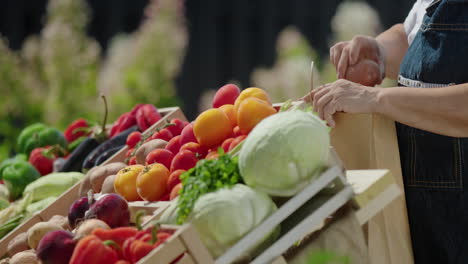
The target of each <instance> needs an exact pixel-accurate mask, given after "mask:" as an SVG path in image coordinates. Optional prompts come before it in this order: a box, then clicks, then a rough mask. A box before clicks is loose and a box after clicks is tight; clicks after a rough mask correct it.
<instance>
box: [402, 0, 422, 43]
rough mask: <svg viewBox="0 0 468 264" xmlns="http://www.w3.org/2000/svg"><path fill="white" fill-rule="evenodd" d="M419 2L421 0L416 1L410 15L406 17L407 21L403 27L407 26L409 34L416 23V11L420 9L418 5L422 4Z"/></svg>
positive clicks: (407, 33) (406, 29)
mask: <svg viewBox="0 0 468 264" xmlns="http://www.w3.org/2000/svg"><path fill="white" fill-rule="evenodd" d="M418 2H419V1H416V2H414V4H413V8H411V10H410V12H409V14H408V16H407V17H406V19H405V22H404V23H403V27H404V28H405V32H406V35H407V36H408V35H409V34H410V32H411V31H412V30H413V28H414V26H415V24H416V12H417V10H418V6H419V5H420V3H418Z"/></svg>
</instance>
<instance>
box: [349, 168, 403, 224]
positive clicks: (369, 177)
mask: <svg viewBox="0 0 468 264" xmlns="http://www.w3.org/2000/svg"><path fill="white" fill-rule="evenodd" d="M346 178H347V180H348V182H349V183H350V184H351V186H352V187H353V190H354V193H355V194H356V195H355V197H354V198H353V201H354V203H355V206H356V210H357V212H356V215H357V217H358V219H359V222H360V223H361V224H362V225H363V224H365V223H367V222H368V221H369V220H370V219H371V218H372V217H373V216H375V215H376V214H378V213H379V212H381V211H382V210H383V209H384V208H385V207H386V206H387V205H389V204H390V203H391V202H392V201H393V200H395V199H396V198H398V197H399V196H400V195H401V194H402V192H401V190H400V188H399V187H398V185H397V184H396V182H395V179H394V178H393V177H392V174H391V173H390V171H389V170H348V171H346Z"/></svg>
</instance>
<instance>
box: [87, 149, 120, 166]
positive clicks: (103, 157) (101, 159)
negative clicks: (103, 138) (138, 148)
mask: <svg viewBox="0 0 468 264" xmlns="http://www.w3.org/2000/svg"><path fill="white" fill-rule="evenodd" d="M124 146H125V144H123V145H121V146H117V147H113V148H111V149H109V150H108V151H105V152H103V153H102V154H101V155H99V157H98V158H97V159H96V162H95V163H94V166H99V165H101V164H102V163H103V162H104V161H106V160H107V159H109V158H110V157H112V155H114V154H115V153H117V152H118V151H119V150H121V149H122V148H123V147H124Z"/></svg>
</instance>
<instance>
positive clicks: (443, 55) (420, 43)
mask: <svg viewBox="0 0 468 264" xmlns="http://www.w3.org/2000/svg"><path fill="white" fill-rule="evenodd" d="M426 11H427V13H426V15H425V17H424V20H423V24H422V26H421V28H420V30H419V32H418V34H417V35H416V37H415V39H414V41H413V43H412V44H411V46H410V47H409V49H408V51H407V53H406V56H405V58H404V59H403V62H402V64H401V68H400V79H405V78H407V79H409V80H414V81H415V82H413V83H412V84H414V85H416V86H420V87H428V88H427V89H431V87H442V86H446V85H438V84H453V83H455V84H461V83H467V82H468V0H465V1H462V0H438V1H434V2H433V3H432V4H431V5H430V6H429V7H428V8H427V10H426ZM410 83H411V82H410ZM400 84H403V85H404V84H406V85H407V86H410V85H408V82H401V81H400ZM411 86H412V85H411ZM442 89H443V88H442ZM466 103H467V104H468V102H466ZM427 118H428V119H430V118H431V116H430V115H428V116H427ZM397 133H398V144H399V147H400V155H401V166H402V170H403V178H404V183H405V192H406V203H407V208H408V217H409V224H410V229H411V237H412V244H413V252H414V258H415V263H417V264H422V263H424V264H427V263H437V264H445V263H450V264H453V263H460V264H462V263H463V264H467V263H468V168H467V163H468V159H467V157H468V156H466V155H467V154H468V138H453V137H447V136H442V135H437V134H434V133H430V132H427V131H423V130H420V129H416V128H412V127H409V126H406V125H403V124H399V123H397Z"/></svg>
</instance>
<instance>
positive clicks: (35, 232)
mask: <svg viewBox="0 0 468 264" xmlns="http://www.w3.org/2000/svg"><path fill="white" fill-rule="evenodd" d="M55 230H63V228H62V227H61V226H59V225H57V224H54V223H50V222H40V223H37V224H35V225H33V226H32V227H31V228H30V229H29V230H28V245H29V247H30V248H32V249H36V248H37V246H38V245H39V241H41V239H42V237H43V236H45V234H47V233H49V232H50V231H55Z"/></svg>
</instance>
